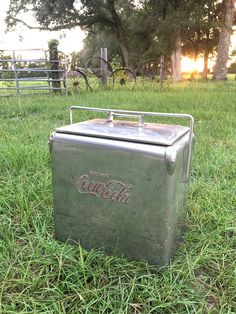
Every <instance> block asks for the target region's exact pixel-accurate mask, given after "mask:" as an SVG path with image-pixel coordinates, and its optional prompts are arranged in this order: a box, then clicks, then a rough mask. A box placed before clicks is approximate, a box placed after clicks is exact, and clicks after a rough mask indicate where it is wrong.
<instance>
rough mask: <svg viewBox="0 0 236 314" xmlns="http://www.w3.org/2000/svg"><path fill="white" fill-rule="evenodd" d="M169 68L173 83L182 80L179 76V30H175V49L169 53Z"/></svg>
mask: <svg viewBox="0 0 236 314" xmlns="http://www.w3.org/2000/svg"><path fill="white" fill-rule="evenodd" d="M171 66H172V76H173V81H174V82H178V81H181V79H182V74H181V30H180V28H178V29H177V30H176V36H175V47H174V49H173V50H172V53H171Z"/></svg>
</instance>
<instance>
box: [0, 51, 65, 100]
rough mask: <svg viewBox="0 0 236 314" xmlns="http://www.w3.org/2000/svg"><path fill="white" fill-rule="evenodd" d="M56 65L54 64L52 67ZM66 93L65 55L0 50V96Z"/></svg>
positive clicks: (61, 53)
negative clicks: (52, 58)
mask: <svg viewBox="0 0 236 314" xmlns="http://www.w3.org/2000/svg"><path fill="white" fill-rule="evenodd" d="M55 65H57V66H56V67H55ZM52 92H54V93H65V94H66V95H68V82H67V57H66V55H65V54H64V53H63V52H61V51H59V53H58V60H51V59H50V55H49V51H48V50H43V49H29V50H0V96H12V95H35V94H51V93H52Z"/></svg>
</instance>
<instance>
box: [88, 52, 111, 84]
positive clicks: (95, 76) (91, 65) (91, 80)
mask: <svg viewBox="0 0 236 314" xmlns="http://www.w3.org/2000/svg"><path fill="white" fill-rule="evenodd" d="M101 61H103V62H104V63H105V64H106V65H107V77H108V78H109V76H110V74H111V73H112V71H113V70H112V67H111V65H110V64H109V62H107V61H106V60H105V59H103V58H101V57H92V58H90V59H88V60H87V62H86V64H85V68H84V70H85V75H86V77H87V81H88V84H89V86H90V87H91V89H92V90H96V89H98V88H99V87H101V80H102V73H101V65H100V64H101Z"/></svg>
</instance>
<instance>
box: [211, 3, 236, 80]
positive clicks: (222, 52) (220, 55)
mask: <svg viewBox="0 0 236 314" xmlns="http://www.w3.org/2000/svg"><path fill="white" fill-rule="evenodd" d="M222 4H223V18H222V25H221V31H220V38H219V45H218V51H217V59H216V64H215V67H214V72H213V76H212V80H217V81H218V80H226V79H227V61H228V56H229V46H230V38H231V34H232V27H233V21H234V14H235V0H223V1H222Z"/></svg>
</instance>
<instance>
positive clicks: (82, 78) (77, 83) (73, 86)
mask: <svg viewBox="0 0 236 314" xmlns="http://www.w3.org/2000/svg"><path fill="white" fill-rule="evenodd" d="M63 84H64V87H65V88H66V85H65V80H64V81H63ZM67 84H68V89H69V91H70V92H72V93H76V94H78V93H79V92H80V91H88V90H92V88H91V86H90V85H89V83H88V80H87V78H86V75H85V74H84V72H83V71H82V70H80V69H77V68H75V69H73V70H71V71H70V72H68V73H67Z"/></svg>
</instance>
